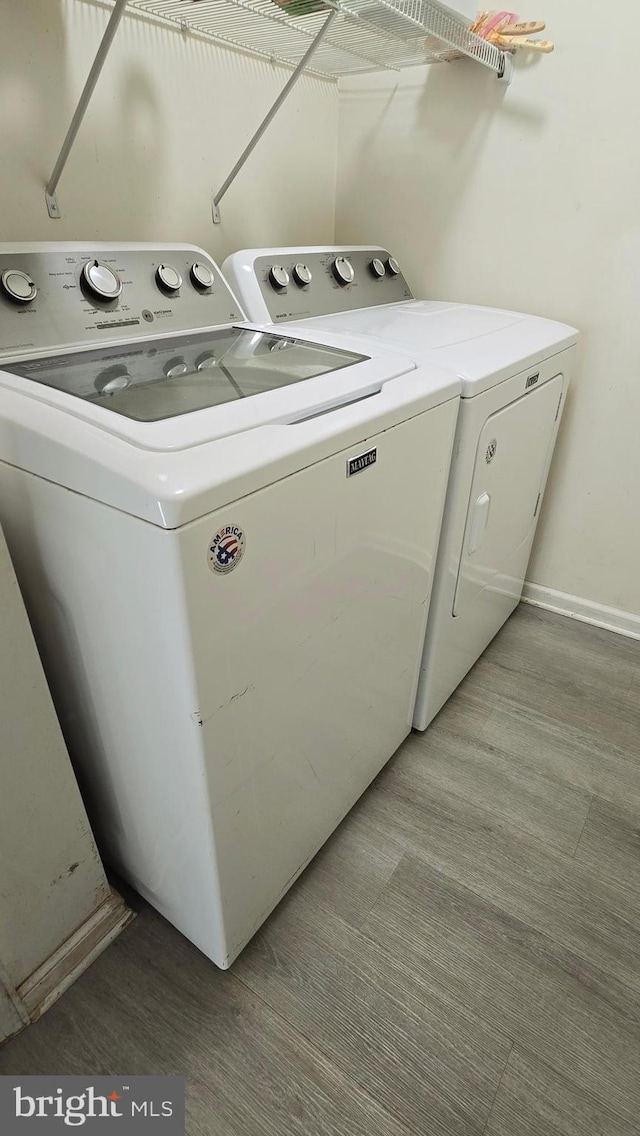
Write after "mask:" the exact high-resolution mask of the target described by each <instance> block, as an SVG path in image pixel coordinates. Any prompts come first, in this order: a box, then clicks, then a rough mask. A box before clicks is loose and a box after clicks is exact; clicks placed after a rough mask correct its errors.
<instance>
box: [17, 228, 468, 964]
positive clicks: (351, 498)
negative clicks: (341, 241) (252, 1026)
mask: <svg viewBox="0 0 640 1136" xmlns="http://www.w3.org/2000/svg"><path fill="white" fill-rule="evenodd" d="M242 319H243V314H242V312H241V310H240V309H239V307H238V305H237V303H236V301H235V299H234V298H233V296H232V295H231V293H230V292H229V290H228V288H227V285H226V284H225V283H224V281H223V279H222V277H221V276H220V273H219V271H218V269H217V268H216V266H215V265H214V264H213V262H212V261H211V260H210V259H209V257H208V256H207V255H206V254H205V253H204V252H202V250H200V249H195V248H191V247H187V246H176V245H174V246H163V247H158V246H150V245H119V246H115V245H95V246H88V245H78V244H68V245H27V246H18V245H2V246H0V340H1V342H0V367H1V368H2V369H1V370H0V520H1V523H2V524H3V526H4V528H5V531H6V535H7V539H8V543H9V546H10V549H11V554H12V556H13V559H14V562H15V565H16V570H17V573H18V577H19V580H20V584H21V587H22V590H23V593H24V596H25V599H26V603H27V607H28V610H29V614H30V618H31V620H32V624H33V626H34V629H35V632H36V636H37V639H38V643H39V647H40V650H41V654H42V657H43V660H44V663H45V668H46V671H47V675H48V679H49V683H50V686H51V688H52V692H53V695H54V699H55V702H56V707H57V710H58V713H59V716H60V719H61V722H62V725H63V729H64V732H65V735H66V738H67V742H68V745H69V749H70V752H71V754H72V756H73V759H74V761H75V764H76V768H77V770H78V773H79V778H80V780H81V783H82V786H83V788H84V792H85V795H86V800H87V803H88V805H89V807H90V811H91V814H92V818H93V821H94V824H95V828H96V831H97V834H98V836H99V839H100V843H101V846H102V849H103V852H104V853H105V855H106V858H107V860H108V861H109V862H110V863H111V864H112V865H113V866H114V867H115V868H116V869H117V870H118V871H119V872H121V873H122V875H123V876H124V877H126V879H128V880H129V881H130V882H131V883H132V884H133V885H134V887H136V888H137V889H138V890H139V891H140V892H141V893H142V894H143V895H144V896H146V897H147V899H149V900H150V901H151V903H153V904H154V905H155V906H156V907H157V908H158V909H159V910H160V911H161V912H162V913H163V914H164V915H165V916H167V918H168V919H170V920H171V922H172V923H174V924H175V925H176V926H177V927H178V928H180V930H181V931H183V932H184V934H186V935H187V936H188V937H189V938H190V939H191V940H192V941H193V942H194V943H196V944H197V946H199V947H200V949H201V950H202V951H204V953H205V954H207V955H208V956H209V957H210V958H211V959H213V961H214V962H216V963H217V964H218V965H219V966H221V967H227V966H229V964H230V963H231V962H232V960H233V959H234V958H235V956H236V955H237V954H238V952H239V951H240V950H241V948H242V947H243V945H244V944H245V943H246V942H247V940H248V939H249V938H250V937H251V935H252V934H253V932H254V931H255V930H256V929H257V927H258V926H259V925H260V924H261V922H262V921H263V920H264V918H265V917H266V916H267V914H268V913H269V911H270V910H271V909H272V908H273V907H274V905H275V904H276V903H277V901H278V900H279V898H280V897H281V896H282V895H283V894H284V893H285V892H286V891H287V889H288V888H289V887H290V885H291V883H292V881H293V880H294V879H295V878H296V876H297V875H298V874H299V873H300V872H301V871H302V869H303V868H304V866H305V865H306V864H307V863H308V861H309V860H310V859H311V857H312V856H313V855H314V853H315V852H316V850H317V849H318V848H319V847H320V846H321V845H322V844H323V842H324V841H325V840H326V839H327V837H328V836H329V834H330V833H331V832H332V830H333V829H334V828H335V826H336V825H337V824H338V822H339V821H340V819H341V818H342V817H343V816H344V815H345V813H346V812H347V811H348V810H349V808H350V807H351V806H352V804H353V803H354V801H356V799H357V798H358V797H359V796H360V794H361V793H362V792H363V790H364V789H365V788H366V786H367V785H368V784H369V782H370V781H371V780H372V778H373V777H375V775H376V774H377V772H378V771H379V770H380V768H381V767H382V766H383V765H384V764H385V762H386V761H387V760H388V758H389V757H390V756H391V754H392V753H393V752H394V750H395V749H396V748H397V747H398V746H399V745H400V743H401V742H402V740H403V738H404V737H405V736H406V734H407V733H408V732H409V730H410V728H411V718H412V713H413V703H414V699H415V690H416V685H417V679H418V671H419V662H420V653H421V647H422V639H423V635H424V628H425V623H426V618H427V608H428V600H429V595H430V591H431V583H432V576H433V567H434V563H435V555H436V550H437V542H438V534H439V530H440V523H441V518H442V512H443V507H444V496H445V490H446V484H447V477H448V470H449V462H450V456H451V449H452V443H453V436H454V429H455V422H456V417H457V409H458V403H459V384H458V382H457V380H456V379H455V377H452V376H451V375H450V374H449V373H446V372H442V371H440V370H439V369H438V368H437V367H434V366H416V365H415V364H414V362H413V361H412V360H411V359H409V358H408V357H406V356H404V357H400V356H397V355H394V354H392V353H391V352H389V351H388V350H386V349H385V348H384V347H381V346H377V345H375V344H374V345H370V344H369V345H367V347H366V350H361V349H360V347H359V346H358V340H357V337H351V341H350V346H349V349H348V350H347V349H345V348H344V347H340V346H339V345H338V344H337V340H338V339H339V337H337V336H331V335H327V336H326V337H325V336H323V335H321V334H318V335H315V334H314V333H310V334H309V336H307V337H305V340H307V341H306V342H303V341H301V339H300V338H299V337H290V336H287V335H281V334H280V333H277V334H275V333H271V332H270V333H269V334H263V333H262V332H260V331H253V330H250V329H248V328H246V327H245V328H242V327H238V326H232V325H233V324H234V321H235V323H236V324H237V323H238V321H241V320H242ZM325 339H327V340H331V341H333V342H329V343H325V342H324V340H325Z"/></svg>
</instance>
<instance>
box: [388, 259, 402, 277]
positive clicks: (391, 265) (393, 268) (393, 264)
mask: <svg viewBox="0 0 640 1136" xmlns="http://www.w3.org/2000/svg"><path fill="white" fill-rule="evenodd" d="M387 270H388V271H389V272H390V274H391V275H392V276H397V275H398V273H399V271H400V265H399V264H398V262H397V260H396V258H395V256H390V257H389V259H388V261H387Z"/></svg>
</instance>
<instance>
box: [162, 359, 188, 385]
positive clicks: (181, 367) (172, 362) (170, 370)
mask: <svg viewBox="0 0 640 1136" xmlns="http://www.w3.org/2000/svg"><path fill="white" fill-rule="evenodd" d="M162 370H163V371H164V373H165V375H166V376H167V378H168V379H178V378H179V377H180V375H186V373H187V371H188V370H189V368H188V367H187V364H186V363H185V361H184V359H182V358H181V357H180V356H179V355H175V356H174V357H173V359H168V360H167V362H166V363H165V365H164V367H163V368H162Z"/></svg>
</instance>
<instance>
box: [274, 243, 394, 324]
mask: <svg viewBox="0 0 640 1136" xmlns="http://www.w3.org/2000/svg"><path fill="white" fill-rule="evenodd" d="M254 272H255V276H256V279H257V281H258V285H259V287H260V290H261V292H262V296H263V299H264V302H265V304H266V305H267V309H268V312H269V317H270V319H271V320H272V321H273V322H274V323H278V322H281V321H284V320H297V319H305V318H306V317H308V316H328V315H331V314H332V313H333V312H347V311H353V310H355V309H356V308H369V307H375V306H376V305H378V304H393V303H399V302H401V301H402V300H412V299H413V298H414V297H413V293H412V291H411V289H410V287H409V285H408V284H407V282H406V280H405V278H404V276H403V275H402V272H401V270H400V265H399V264H398V262H397V260H395V258H394V257H392V256H391V255H390V254H389V253H388V252H385V251H384V250H383V249H379V248H374V249H362V248H357V249H349V248H344V249H342V248H341V249H311V250H310V249H304V250H302V249H301V250H298V251H296V250H295V249H280V250H279V251H278V253H276V254H273V255H265V256H258V257H256V259H255V261H254Z"/></svg>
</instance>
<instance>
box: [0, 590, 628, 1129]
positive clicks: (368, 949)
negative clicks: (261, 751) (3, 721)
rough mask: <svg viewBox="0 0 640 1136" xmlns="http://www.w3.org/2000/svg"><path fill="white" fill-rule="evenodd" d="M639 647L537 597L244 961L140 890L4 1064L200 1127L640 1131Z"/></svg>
mask: <svg viewBox="0 0 640 1136" xmlns="http://www.w3.org/2000/svg"><path fill="white" fill-rule="evenodd" d="M639 739H640V643H638V642H636V641H633V640H629V639H623V638H620V637H617V636H614V635H611V634H609V633H607V632H604V631H601V630H598V629H595V628H591V627H587V626H585V625H583V624H579V623H574V622H571V621H568V620H565V619H562V618H561V617H557V616H552V615H549V614H547V613H543V612H541V611H538V610H536V609H533V608H527V607H521V608H520V609H519V610H518V612H517V613H516V614H515V616H514V617H513V618H512V619H511V620H510V621H509V623H508V624H507V625H506V626H505V628H503V630H502V631H501V633H500V635H499V636H497V638H496V640H495V641H494V642H493V644H492V645H491V646H490V647H489V649H488V650H487V652H486V653H485V655H484V656H483V658H482V659H481V660H480V661H479V662H478V664H477V665H476V667H475V668H474V669H473V670H472V672H471V673H470V674H469V676H468V677H467V679H466V680H465V682H464V683H463V684H462V686H461V687H460V689H459V690H458V691H457V692H456V694H455V695H454V696H453V698H452V699H451V700H450V701H449V703H448V704H447V706H446V707H445V708H444V709H443V710H442V712H441V713H440V715H439V716H438V718H437V719H436V721H435V722H434V723H433V725H432V727H431V728H430V729H429V730H428V731H427V732H426V733H425V734H424V735H418V734H414V735H412V736H411V737H410V738H409V739H407V741H406V743H405V744H404V745H403V746H402V747H401V749H400V750H399V751H398V753H397V754H396V755H395V756H394V758H393V759H392V761H391V762H390V763H389V765H388V766H387V767H386V768H385V770H383V772H382V773H381V775H380V776H379V777H378V779H377V780H376V782H375V783H374V785H373V786H372V787H371V789H370V790H369V791H368V793H367V794H365V796H364V797H363V798H362V800H361V801H360V802H359V803H358V805H357V806H356V808H355V809H354V810H353V811H352V812H351V814H350V815H349V817H347V819H346V820H345V821H344V823H343V824H342V825H341V826H340V828H339V830H338V831H337V833H336V834H335V835H334V837H333V838H332V839H331V840H330V841H329V842H328V843H327V845H326V846H325V848H324V849H323V850H322V851H321V853H320V854H319V855H318V856H317V857H316V859H315V861H314V863H313V864H312V865H311V866H310V867H309V868H308V869H307V871H306V872H305V873H304V874H303V876H302V878H301V879H300V880H299V881H298V882H297V884H296V885H295V886H294V888H293V889H292V891H291V892H290V893H289V895H288V896H287V897H286V898H285V900H284V901H283V902H282V903H281V904H280V906H279V908H278V909H277V910H276V911H275V912H274V914H273V916H272V917H271V918H270V919H269V920H268V922H267V923H266V924H265V926H264V927H263V928H262V930H261V931H260V933H259V934H258V935H257V936H256V937H255V939H254V940H253V941H252V943H251V944H249V946H248V947H247V949H246V950H245V951H244V952H243V954H242V955H241V957H240V958H239V959H238V960H237V962H236V964H235V965H234V967H233V968H232V971H231V972H229V973H227V974H222V973H221V972H219V971H217V970H216V969H215V967H213V966H212V965H211V964H210V963H208V962H207V960H206V959H205V958H204V957H203V956H202V955H201V954H200V953H199V952H198V951H197V950H196V949H195V948H194V947H193V946H192V945H191V944H190V943H188V942H187V941H186V940H185V939H183V938H182V937H181V936H180V935H179V934H178V932H176V931H175V930H174V929H173V928H172V927H170V926H169V925H168V924H167V923H166V922H165V921H164V920H163V919H162V918H161V917H160V916H159V915H157V914H156V913H155V912H153V911H151V910H150V909H149V908H148V907H146V905H145V904H143V903H142V902H141V901H140V914H139V916H138V918H137V919H136V920H135V921H134V923H133V924H132V925H131V926H130V927H129V928H128V929H127V930H126V931H125V933H124V934H123V935H122V936H121V937H120V939H119V940H118V941H117V942H116V943H115V944H113V946H112V947H111V948H110V949H109V950H108V951H106V952H105V954H104V955H102V956H101V957H100V958H99V959H98V960H97V961H96V962H95V963H94V965H93V966H92V967H91V969H90V970H89V971H88V972H87V973H86V974H85V975H84V976H83V977H82V978H81V979H80V980H79V981H78V982H77V983H76V984H75V986H74V987H73V988H72V989H71V990H69V991H68V992H67V993H66V994H65V995H64V996H63V998H62V999H61V1000H60V1002H59V1003H58V1004H57V1005H56V1006H54V1007H53V1008H52V1009H51V1010H50V1011H49V1013H48V1014H47V1015H45V1017H44V1018H43V1019H42V1020H41V1021H40V1022H38V1023H36V1024H35V1025H34V1026H32V1027H31V1028H30V1029H28V1030H27V1031H25V1032H24V1033H23V1034H21V1035H19V1036H18V1037H17V1038H14V1039H13V1040H12V1041H11V1042H9V1043H8V1044H7V1045H6V1046H5V1047H4V1048H3V1049H2V1050H0V1073H13V1072H18V1073H32V1072H34V1073H35V1072H43V1073H44V1072H49V1073H64V1072H69V1073H71V1072H96V1073H97V1072H104V1073H113V1072H122V1073H124V1072H129V1073H132V1074H134V1073H151V1072H173V1073H185V1074H186V1076H187V1079H188V1086H189V1088H188V1107H187V1131H188V1133H189V1136H201V1134H202V1136H204V1134H205V1133H206V1134H207V1136H211V1134H213V1136H223V1133H224V1134H225V1136H226V1134H229V1136H236V1134H237V1136H240V1134H242V1136H276V1134H277V1136H289V1134H291V1136H303V1134H305V1136H306V1134H308V1136H316V1133H317V1134H318V1136H319V1134H320V1133H331V1134H333V1133H335V1134H336V1136H337V1134H341V1136H342V1134H347V1133H349V1134H352V1133H353V1134H355V1136H360V1134H362V1136H365V1134H368V1136H407V1134H416V1136H417V1134H420V1136H483V1134H485V1136H640V1120H639V1117H640V835H639V833H640V742H639Z"/></svg>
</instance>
